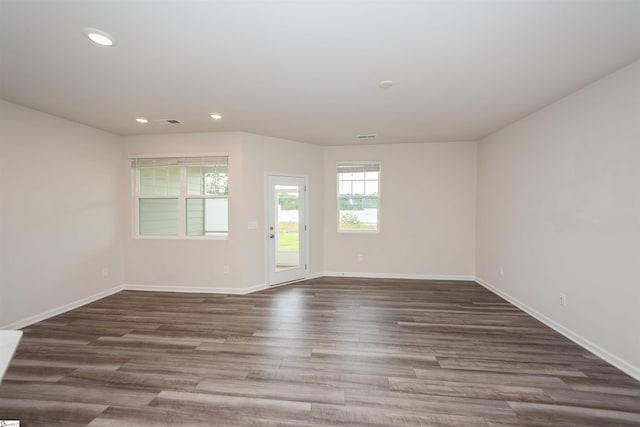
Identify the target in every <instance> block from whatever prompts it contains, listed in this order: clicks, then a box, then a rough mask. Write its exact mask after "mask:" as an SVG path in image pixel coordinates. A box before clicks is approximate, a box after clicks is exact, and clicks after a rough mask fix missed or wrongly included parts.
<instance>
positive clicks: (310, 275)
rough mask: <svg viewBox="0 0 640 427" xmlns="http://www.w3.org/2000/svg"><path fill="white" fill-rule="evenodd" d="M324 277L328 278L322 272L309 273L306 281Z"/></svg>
mask: <svg viewBox="0 0 640 427" xmlns="http://www.w3.org/2000/svg"><path fill="white" fill-rule="evenodd" d="M324 276H326V274H324V273H323V272H320V273H308V272H307V278H306V279H305V280H311V279H317V278H319V277H324Z"/></svg>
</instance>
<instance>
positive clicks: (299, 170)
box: [123, 132, 323, 291]
mask: <svg viewBox="0 0 640 427" xmlns="http://www.w3.org/2000/svg"><path fill="white" fill-rule="evenodd" d="M125 143H126V152H127V154H141V153H142V154H149V153H182V154H187V153H212V152H227V153H229V238H228V240H167V239H135V238H133V230H132V228H133V227H132V224H133V223H132V216H133V215H132V209H133V203H132V198H131V191H130V184H129V183H127V184H126V185H125V187H124V189H123V192H124V194H125V199H126V200H125V204H126V207H127V208H126V209H125V211H126V212H125V214H126V218H125V221H126V223H127V231H126V236H125V242H126V243H125V248H126V249H125V255H126V256H125V260H126V261H125V282H126V283H127V284H129V285H142V286H146V287H158V286H167V287H172V288H179V287H183V288H185V289H186V288H205V289H202V290H206V288H209V289H213V288H217V289H219V290H225V289H226V290H229V289H231V290H238V291H240V290H246V289H249V288H253V287H257V286H261V285H264V284H265V283H266V277H265V276H266V263H265V254H264V251H265V235H266V234H265V226H264V212H265V208H264V201H265V196H264V190H265V183H264V179H265V172H281V173H292V174H305V175H308V176H309V186H310V188H309V190H310V202H309V203H310V210H311V214H310V230H314V229H315V230H316V231H310V233H312V234H311V240H312V241H313V242H314V243H313V244H312V245H311V247H310V254H309V256H310V260H309V261H310V262H309V264H310V268H311V270H310V273H314V272H317V271H320V269H321V266H322V264H323V261H322V235H321V233H320V231H319V227H318V224H321V217H322V209H321V201H322V194H323V193H322V188H323V187H322V176H321V158H322V152H321V148H320V147H317V146H313V145H308V144H301V143H296V142H291V141H285V140H281V139H277V138H269V137H265V136H260V135H253V134H248V133H242V132H215V133H214V132H212V133H194V134H180V135H175V134H174V135H145V136H131V137H125ZM124 163H126V162H124ZM123 167H124V168H125V170H124V174H126V176H127V177H128V176H130V175H129V173H128V172H127V170H128V164H124V166H123ZM249 221H256V222H257V224H258V227H257V229H254V230H250V229H248V227H247V225H248V222H249ZM225 265H228V266H229V273H228V274H226V273H224V266H225Z"/></svg>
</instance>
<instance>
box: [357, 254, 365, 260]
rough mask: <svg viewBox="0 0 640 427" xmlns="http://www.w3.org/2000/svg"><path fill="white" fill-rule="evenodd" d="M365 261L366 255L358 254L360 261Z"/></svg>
mask: <svg viewBox="0 0 640 427" xmlns="http://www.w3.org/2000/svg"><path fill="white" fill-rule="evenodd" d="M362 261H364V255H362V254H358V262H362Z"/></svg>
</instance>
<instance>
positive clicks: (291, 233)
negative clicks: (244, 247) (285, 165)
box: [266, 175, 307, 285]
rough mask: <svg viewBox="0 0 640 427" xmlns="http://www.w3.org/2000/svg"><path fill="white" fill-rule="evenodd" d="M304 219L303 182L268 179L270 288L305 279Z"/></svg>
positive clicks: (294, 178)
mask: <svg viewBox="0 0 640 427" xmlns="http://www.w3.org/2000/svg"><path fill="white" fill-rule="evenodd" d="M306 218H307V213H306V184H305V178H304V177H300V176H284V175H267V236H266V238H267V246H268V249H267V255H268V260H267V262H268V269H269V274H268V276H269V285H276V284H279V283H284V282H290V281H292V280H299V279H304V278H305V277H307V221H306Z"/></svg>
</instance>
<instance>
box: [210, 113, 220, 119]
mask: <svg viewBox="0 0 640 427" xmlns="http://www.w3.org/2000/svg"><path fill="white" fill-rule="evenodd" d="M211 118H212V119H213V120H220V119H221V118H222V116H221V115H220V114H217V113H212V114H211Z"/></svg>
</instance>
